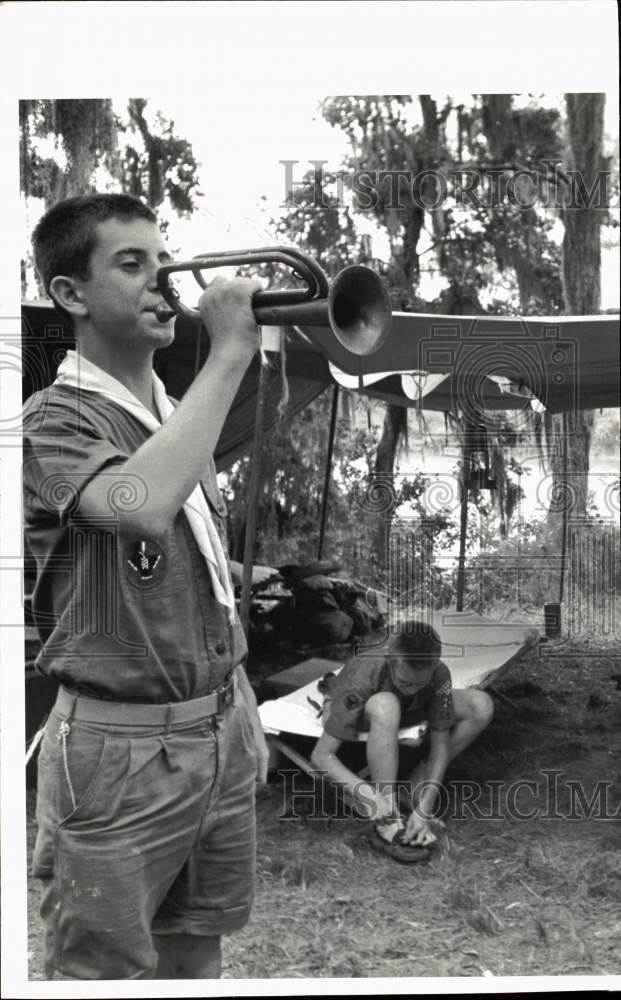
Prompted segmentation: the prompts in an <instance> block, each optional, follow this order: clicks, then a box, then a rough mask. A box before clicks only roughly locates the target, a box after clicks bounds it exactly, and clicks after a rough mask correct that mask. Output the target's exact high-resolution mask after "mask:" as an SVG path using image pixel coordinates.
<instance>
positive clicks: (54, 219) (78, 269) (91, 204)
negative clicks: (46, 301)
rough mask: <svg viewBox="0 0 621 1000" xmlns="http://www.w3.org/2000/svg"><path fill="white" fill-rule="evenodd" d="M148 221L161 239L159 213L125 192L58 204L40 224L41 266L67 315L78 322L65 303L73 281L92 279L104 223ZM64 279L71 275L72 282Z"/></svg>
mask: <svg viewBox="0 0 621 1000" xmlns="http://www.w3.org/2000/svg"><path fill="white" fill-rule="evenodd" d="M110 220H118V221H119V222H121V223H124V224H128V223H135V222H139V223H142V225H143V226H144V224H145V223H147V224H148V225H149V226H154V227H155V229H154V235H155V233H157V237H158V238H159V239H161V235H160V233H159V229H157V217H156V216H155V213H154V212H153V211H152V210H151V209H150V208H149V207H148V205H145V204H144V203H143V202H142V201H140V200H139V199H138V198H134V197H132V196H131V195H125V194H95V193H94V194H87V195H80V196H78V197H75V198H67V199H65V200H64V201H60V202H58V204H56V205H54V207H53V208H51V209H50V210H49V211H48V212H46V213H45V215H44V216H43V217H42V219H41V220H40V221H39V223H38V224H37V226H36V228H35V230H34V233H33V238H32V243H33V249H34V256H35V262H36V265H37V270H38V272H39V275H40V277H41V280H42V282H43V285H44V287H45V291H46V293H47V294H48V295H49V296H50V298H51V299H52V300H53V301H54V304H55V305H56V308H57V309H58V311H59V312H60V314H61V315H62V317H63V319H64V320H65V321H66V322H67V323H68V324H69V325H70V326H73V325H74V318H75V316H74V314H72V312H70V311H68V309H66V308H64V307H63V304H62V301H66V298H65V293H66V290H67V287H69V288H70V286H71V282H72V281H73V282H87V281H89V280H90V279H91V277H92V274H91V259H92V257H93V253H94V251H95V249H96V248H97V247H98V244H99V242H100V239H101V234H102V230H101V228H100V227H101V226H102V224H105V223H109V221H110ZM63 279H69V280H68V282H67V281H64V280H63Z"/></svg>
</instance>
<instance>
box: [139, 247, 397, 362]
mask: <svg viewBox="0 0 621 1000" xmlns="http://www.w3.org/2000/svg"><path fill="white" fill-rule="evenodd" d="M264 263H277V264H285V265H286V266H287V267H289V268H291V270H292V271H293V272H294V274H295V275H296V276H297V277H299V278H301V279H302V280H303V281H304V283H305V285H304V287H302V288H283V289H275V290H272V291H260V292H256V293H255V295H254V296H253V299H252V308H253V311H254V314H255V317H256V320H257V323H258V324H259V325H267V326H283V325H286V324H289V325H292V326H303V327H304V328H305V332H306V333H307V335H308V336H309V337H310V338H311V339H312V329H310V330H307V329H306V328H307V327H311V328H312V327H329V328H330V329H331V331H332V333H333V334H334V336H335V338H336V339H337V340H338V341H339V343H340V344H341V345H342V346H343V347H344V348H345V350H347V351H349V352H350V353H351V354H355V355H365V354H372V353H373V352H374V351H376V350H377V349H378V348H379V347H380V345H381V344H382V343H383V341H384V340H385V338H386V336H387V334H388V331H389V329H390V320H391V315H392V309H391V305H390V298H389V296H388V292H387V291H386V288H385V286H384V284H383V282H382V280H381V278H379V277H378V275H377V274H375V272H374V271H372V270H371V268H369V267H365V266H364V265H361V264H352V265H350V266H349V267H345V268H343V270H342V271H339V273H338V274H337V276H336V278H335V279H334V281H332V282H329V281H328V278H327V275H326V274H325V272H324V271H323V269H322V268H321V267H320V266H319V264H318V263H317V261H315V260H314V259H313V258H312V257H311V256H309V254H306V253H304V252H303V251H302V250H298V249H297V248H296V247H282V246H277V247H259V248H257V249H256V250H229V251H224V252H222V253H209V254H199V255H198V256H197V257H193V258H192V260H188V261H180V262H179V263H174V264H165V265H164V266H163V267H160V268H159V270H158V272H157V284H158V287H159V290H160V292H161V293H162V296H163V297H164V299H165V300H166V302H167V303H168V306H165V305H163V304H161V305H160V306H158V309H157V311H156V315H157V318H158V319H159V320H160V321H161V322H162V323H166V322H168V321H169V320H170V319H172V317H173V316H174V315H176V314H178V315H180V316H184V317H185V318H186V319H188V320H190V321H192V322H195V323H201V322H202V319H201V314H200V312H199V311H198V309H193V308H190V307H189V306H186V305H184V303H183V302H182V301H181V299H180V296H179V293H178V292H177V290H176V289H175V288H173V286H172V285H171V284H170V281H169V277H170V275H171V274H174V273H176V272H179V271H191V272H192V274H193V275H194V278H195V279H196V281H197V283H198V284H199V285H200V287H201V288H203V289H204V288H206V287H207V282H206V281H205V278H204V277H203V274H202V272H203V271H206V270H209V269H210V268H215V267H226V266H238V265H240V264H264ZM168 307H169V308H168Z"/></svg>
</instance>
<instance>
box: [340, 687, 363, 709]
mask: <svg viewBox="0 0 621 1000" xmlns="http://www.w3.org/2000/svg"><path fill="white" fill-rule="evenodd" d="M363 704H364V702H363V700H362V698H361V697H360V695H359V694H356V692H355V691H347V692H346V693H345V694H344V695H343V705H344V706H345V708H347V709H349V711H350V712H353V711H354V710H355V709H357V708H361V707H362V706H363Z"/></svg>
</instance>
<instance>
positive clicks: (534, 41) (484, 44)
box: [0, 0, 621, 998]
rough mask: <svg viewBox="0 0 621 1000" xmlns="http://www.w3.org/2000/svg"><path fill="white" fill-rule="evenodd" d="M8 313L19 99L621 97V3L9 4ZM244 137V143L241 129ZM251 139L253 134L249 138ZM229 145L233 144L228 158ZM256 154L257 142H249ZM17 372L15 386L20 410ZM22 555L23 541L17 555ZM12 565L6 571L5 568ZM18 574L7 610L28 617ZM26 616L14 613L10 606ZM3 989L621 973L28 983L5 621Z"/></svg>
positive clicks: (321, 987)
mask: <svg viewBox="0 0 621 1000" xmlns="http://www.w3.org/2000/svg"><path fill="white" fill-rule="evenodd" d="M0 38H1V39H2V43H3V51H2V59H1V60H0V74H1V77H2V79H1V81H0V83H1V85H0V94H2V98H1V99H0V114H1V120H0V148H1V149H2V151H3V155H2V162H1V166H0V191H1V192H2V195H3V213H2V224H3V226H2V228H3V233H4V238H3V240H2V241H0V245H1V247H2V249H1V253H2V259H1V261H0V281H1V282H2V284H1V285H0V320H2V322H4V323H6V321H7V318H10V317H11V316H18V315H19V304H20V303H19V299H20V295H19V273H18V260H17V251H16V247H19V246H20V245H21V240H19V239H17V238H15V239H11V238H10V234H11V233H13V234H15V233H17V234H19V233H21V220H20V217H19V204H18V200H17V192H18V183H17V178H18V174H17V165H18V157H17V105H16V102H17V99H18V98H19V97H22V98H25V97H50V98H51V97H56V98H58V97H115V96H117V95H122V94H127V93H133V94H136V95H139V94H144V95H146V96H149V94H150V93H158V94H161V93H163V92H165V91H166V89H167V88H174V89H175V91H176V92H182V93H188V94H189V93H194V94H195V93H197V92H198V93H201V94H203V95H204V98H203V99H204V101H205V102H206V103H207V102H210V101H220V102H226V101H228V100H231V101H233V97H234V95H235V100H234V101H233V103H237V101H238V100H240V99H242V100H244V101H245V102H246V103H247V104H248V106H250V107H251V108H252V109H254V113H257V114H260V106H261V101H264V100H269V99H270V95H274V94H282V93H283V90H288V91H289V92H291V93H292V94H293V95H295V94H313V95H317V97H321V96H325V95H329V94H336V93H344V94H356V93H358V94H360V93H423V92H437V93H441V94H445V93H455V92H457V91H459V92H466V93H497V92H503V91H504V92H506V91H513V92H525V91H527V92H531V93H546V92H548V93H550V92H554V93H558V92H564V91H606V92H608V93H609V94H614V93H616V84H617V68H618V48H617V12H616V4H615V3H614V0H570V2H545V0H520V2H518V0H506V2H501V3H497V2H492V0H481V2H477V3H473V2H451V0H445V2H442V0H440V2H434V3H429V2H403V3H396V2H389V0H385V2H381V3H378V2H311V3H300V2H289V0H286V2H282V3H274V2H258V3H245V2H244V3H221V2H217V3H186V2H176V3H169V2H159V3H136V2H122V3H119V2H116V0H113V2H107V3H101V2H97V3H94V2H93V3H87V2H65V3H57V2H48V3H35V4H30V3H11V2H9V3H5V4H3V5H2V6H0ZM217 138H218V141H221V142H222V144H223V145H224V144H226V143H227V141H229V140H231V141H232V142H233V146H234V148H236V149H239V141H240V137H239V136H236V135H235V134H234V133H233V132H232V133H231V136H225V137H217ZM241 140H242V141H243V136H241ZM225 154H226V150H223V155H225ZM247 155H248V157H249V163H250V162H251V150H249V151H248V154H247ZM14 383H15V380H14V379H9V380H8V385H6V384H5V385H3V389H4V390H5V392H4V393H3V398H2V406H3V415H4V414H6V413H8V414H14V413H15V412H16V411H15V409H14V407H15V402H16V401H15V384H14ZM14 443H15V442H14V440H13V441H11V442H10V445H11V446H10V447H7V446H6V441H5V440H4V439H3V438H1V437H0V448H1V450H0V474H1V477H2V479H1V483H2V507H1V511H2V514H3V515H4V516H3V519H2V529H1V531H2V534H1V536H0V558H2V559H5V558H6V557H13V556H15V555H16V545H18V544H19V543H18V542H17V541H16V539H17V538H18V537H19V535H20V532H19V528H18V520H17V518H18V511H19V509H20V493H21V488H20V453H19V449H18V448H16V447H14ZM17 554H19V553H18V551H17ZM0 568H5V564H4V563H0ZM11 575H12V574H11V573H9V572H6V571H5V572H3V573H2V579H1V581H0V582H1V583H2V598H3V603H2V615H3V616H4V617H3V618H2V620H3V621H6V620H9V621H14V620H16V619H15V618H14V617H13V616H14V614H15V612H16V608H17V606H18V603H19V602H17V603H16V594H15V587H14V586H11V583H12V582H13V581H12V580H11ZM8 615H11V617H10V618H8V617H7V616H8ZM2 632H3V634H2V652H3V654H4V655H3V666H2V677H1V681H2V764H3V766H2V789H1V792H2V861H3V864H2V878H3V889H2V899H3V902H4V920H3V932H4V933H3V945H4V949H3V969H2V973H3V993H4V995H5V996H10V997H63V998H64V997H84V996H87V995H88V996H92V997H110V996H112V995H117V996H127V997H133V996H136V997H138V996H143V997H154V996H171V997H172V996H206V995H208V996H233V995H239V996H247V995H270V994H271V995H303V994H306V993H315V994H317V995H323V994H328V993H335V992H338V993H343V994H347V993H355V994H378V993H386V992H394V991H395V990H396V991H398V992H400V993H411V992H425V993H444V992H452V993H461V992H473V991H477V992H481V993H487V992H505V991H509V990H523V991H531V990H536V991H539V992H545V991H557V990H562V989H573V990H575V989H579V990H581V991H582V990H587V989H601V988H609V989H611V988H615V986H616V987H617V988H618V987H619V986H621V977H580V978H575V977H540V978H529V977H517V978H512V979H508V978H506V979H493V980H491V979H474V978H473V979H471V978H468V979H435V978H429V979H426V978H425V979H400V980H390V979H383V980H358V979H356V980H349V979H347V980H329V979H317V980H279V979H270V980H262V981H253V980H222V981H219V982H218V983H209V984H208V983H202V984H201V983H198V982H197V983H196V984H192V983H188V982H184V983H169V984H164V983H158V984H157V985H156V986H154V984H152V983H148V982H143V983H137V982H123V983H122V984H118V983H115V984H110V983H103V982H102V983H92V984H90V983H89V984H84V983H66V982H62V983H60V982H59V983H28V982H27V981H26V979H25V967H26V966H25V962H26V953H25V903H26V894H25V865H24V859H25V849H24V836H23V834H24V829H25V810H24V787H23V786H24V780H23V778H24V775H23V770H22V767H23V764H22V760H23V745H24V733H23V721H22V720H23V713H24V695H23V669H22V668H23V643H22V635H21V634H20V629H19V628H17V627H13V628H8V629H3V630H2Z"/></svg>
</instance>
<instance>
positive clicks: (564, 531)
mask: <svg viewBox="0 0 621 1000" xmlns="http://www.w3.org/2000/svg"><path fill="white" fill-rule="evenodd" d="M567 436H568V420H567V414H566V413H564V414H563V478H564V480H565V482H564V484H563V485H564V487H565V502H564V504H563V517H562V528H561V531H562V536H561V577H560V580H559V587H558V603H559V607H560V605H562V603H563V590H564V587H565V563H566V560H567V508H568V506H569V504H568V494H569V488H568V485H567Z"/></svg>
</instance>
